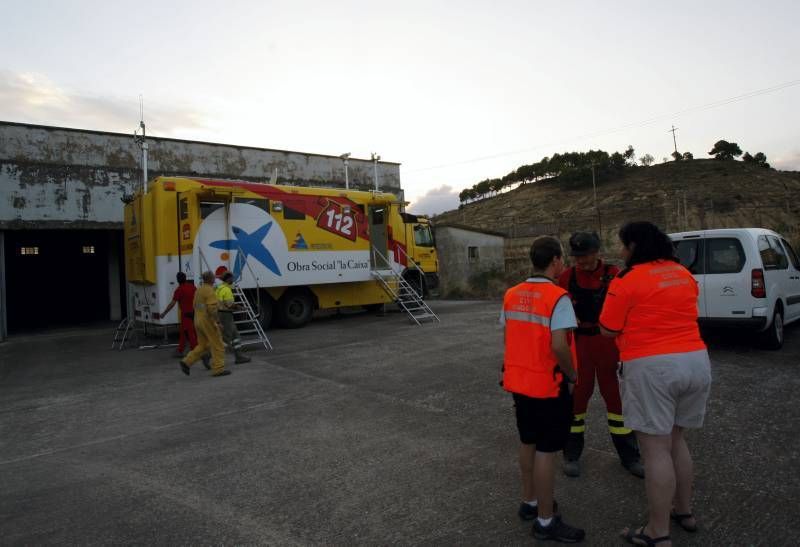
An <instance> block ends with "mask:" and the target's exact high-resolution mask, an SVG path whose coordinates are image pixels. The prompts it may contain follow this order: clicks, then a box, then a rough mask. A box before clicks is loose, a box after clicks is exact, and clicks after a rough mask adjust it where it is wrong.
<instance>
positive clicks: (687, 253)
mask: <svg viewBox="0 0 800 547" xmlns="http://www.w3.org/2000/svg"><path fill="white" fill-rule="evenodd" d="M673 245H674V246H675V256H676V257H677V258H678V260H679V261H680V263H681V264H683V266H684V267H685V268H686V269H687V270H689V271H690V272H692V273H693V274H695V275H707V274H726V273H738V272H741V271H742V268H744V264H745V261H746V257H745V255H744V248H742V244H741V242H740V241H739V240H738V239H736V238H734V237H712V238H707V239H699V238H698V239H682V240H679V241H675V242H674V243H673Z"/></svg>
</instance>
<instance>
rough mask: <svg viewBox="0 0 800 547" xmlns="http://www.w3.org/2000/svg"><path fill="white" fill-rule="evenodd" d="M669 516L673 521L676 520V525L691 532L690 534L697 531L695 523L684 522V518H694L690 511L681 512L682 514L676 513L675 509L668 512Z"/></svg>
mask: <svg viewBox="0 0 800 547" xmlns="http://www.w3.org/2000/svg"><path fill="white" fill-rule="evenodd" d="M669 518H670V519H672V520H674V521H675V522H677V523H678V526H680V527H681V528H683V529H684V530H686V531H687V532H691V533H692V534H693V533H695V532H697V524H685V523H684V521H685V520H687V519H691V518H694V515H693V514H691V513H683V514H681V513H676V512H675V511H672V512H671V513H670V514H669Z"/></svg>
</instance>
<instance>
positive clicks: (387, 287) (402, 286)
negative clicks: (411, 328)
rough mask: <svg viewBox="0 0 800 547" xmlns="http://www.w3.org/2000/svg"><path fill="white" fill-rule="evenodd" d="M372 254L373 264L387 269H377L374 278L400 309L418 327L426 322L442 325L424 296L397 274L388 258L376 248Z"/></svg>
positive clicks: (373, 273)
mask: <svg viewBox="0 0 800 547" xmlns="http://www.w3.org/2000/svg"><path fill="white" fill-rule="evenodd" d="M372 253H373V257H374V258H373V264H375V265H376V266H377V265H378V264H384V265H386V269H377V268H376V269H374V270H372V277H374V278H375V280H376V281H378V283H379V284H380V286H381V287H382V288H383V290H384V292H386V294H388V295H389V296H390V297H391V298H392V300H393V301H394V302H397V304H398V305H399V306H400V309H402V310H403V311H404V312H406V313H407V314H408V316H409V317H410V318H411V319H412V321H414V323H416V324H417V325H422V322H424V321H430V322H432V323H440V322H441V321H440V320H439V316H438V315H436V314H435V313H434V311H433V310H432V309H431V308H430V306H428V304H426V303H425V300H423V299H422V295H420V294H419V293H418V292H417V290H416V289H415V288H414V287H413V286H412V285H411V283H409V282H408V281H406V279H405V278H404V277H403V276H402V275H400V274H399V273H397V272H396V271H395V270H394V269H393V268H392V267H391V266H390V264H389V261H388V260H387V259H386V257H385V256H383V254H381V252H380V251H378V250H377V249H375V248H374V247H373V249H372ZM408 260H409V261H410V262H411V263H413V262H414V261H413V260H411V258H408ZM414 266H416V264H414Z"/></svg>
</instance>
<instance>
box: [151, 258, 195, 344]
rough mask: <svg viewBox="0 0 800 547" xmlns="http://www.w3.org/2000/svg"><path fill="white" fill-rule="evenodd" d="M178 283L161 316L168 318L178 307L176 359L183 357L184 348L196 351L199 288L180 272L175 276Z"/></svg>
mask: <svg viewBox="0 0 800 547" xmlns="http://www.w3.org/2000/svg"><path fill="white" fill-rule="evenodd" d="M175 278H176V279H177V281H178V288H176V289H175V292H174V294H173V295H172V301H170V303H169V305H168V306H167V309H165V310H164V313H162V314H160V316H161V317H164V316H166V315H167V314H168V313H169V312H170V310H171V309H172V308H173V307H174V306H175V304H177V305H178V317H179V319H178V348H177V349H176V350H175V355H174V356H175V357H183V352H184V348H185V347H186V345H188V346H189V349H190V350H191V349H194V347H195V346H196V345H197V333H196V332H195V330H194V307H193V306H194V304H193V301H194V293H195V291H196V290H197V288H196V287H195V286H194V283H192V282H191V281H187V279H186V274H185V273H183V272H178V274H177V275H176V276H175Z"/></svg>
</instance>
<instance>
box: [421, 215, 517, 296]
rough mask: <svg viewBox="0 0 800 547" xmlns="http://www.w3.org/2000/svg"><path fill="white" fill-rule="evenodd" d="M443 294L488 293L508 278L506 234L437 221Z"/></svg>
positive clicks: (437, 244)
mask: <svg viewBox="0 0 800 547" xmlns="http://www.w3.org/2000/svg"><path fill="white" fill-rule="evenodd" d="M434 226H435V232H436V238H435V239H436V251H437V253H438V256H439V278H440V283H441V288H440V294H442V295H443V296H445V297H447V296H458V295H465V296H488V295H489V294H491V293H493V292H495V291H491V290H490V285H491V284H492V282H493V281H494V282H496V283H498V284H502V283H501V281H502V280H503V279H504V277H505V261H504V254H503V248H504V245H505V239H506V238H505V234H502V233H499V232H492V231H489V230H482V229H480V228H471V227H469V226H462V225H458V224H435V223H434Z"/></svg>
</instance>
